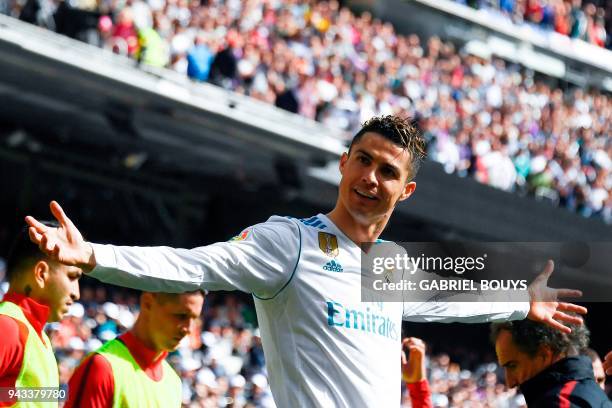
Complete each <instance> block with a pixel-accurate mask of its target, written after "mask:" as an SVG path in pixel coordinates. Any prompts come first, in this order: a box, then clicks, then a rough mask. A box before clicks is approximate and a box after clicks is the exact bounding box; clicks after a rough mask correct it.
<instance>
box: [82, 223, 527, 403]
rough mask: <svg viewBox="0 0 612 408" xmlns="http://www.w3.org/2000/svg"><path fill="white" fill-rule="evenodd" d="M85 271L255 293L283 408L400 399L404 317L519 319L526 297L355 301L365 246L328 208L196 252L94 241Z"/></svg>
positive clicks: (137, 284) (130, 282)
mask: <svg viewBox="0 0 612 408" xmlns="http://www.w3.org/2000/svg"><path fill="white" fill-rule="evenodd" d="M93 248H94V253H95V257H96V262H97V265H98V266H97V267H96V268H95V269H94V270H93V271H92V272H91V273H90V275H91V276H93V277H95V278H97V279H99V280H101V281H104V282H108V283H113V284H116V285H121V286H127V287H132V288H137V289H141V290H147V291H165V292H178V291H186V290H194V289H197V288H203V289H207V290H233V289H238V290H241V291H245V292H249V293H252V294H253V297H254V299H255V307H256V309H257V316H258V320H259V324H260V331H261V338H262V342H263V347H264V353H265V357H266V365H267V368H268V373H269V377H270V378H269V380H270V387H271V389H272V393H273V395H274V400H275V402H276V404H277V405H278V406H279V407H374V406H377V407H397V406H399V405H400V390H401V387H400V380H401V362H400V352H401V323H402V318H404V319H406V320H413V321H446V322H451V321H460V322H487V321H493V320H501V319H508V320H509V319H523V318H525V317H526V315H527V312H528V310H529V303H528V302H512V303H502V302H490V303H485V304H483V303H480V304H479V303H471V302H470V303H468V302H464V303H459V302H457V303H449V302H444V303H428V302H423V303H415V302H411V303H402V302H394V303H393V302H388V303H385V302H372V303H363V302H361V279H360V276H361V275H360V273H361V249H360V248H359V247H358V246H357V245H355V243H353V242H352V241H351V240H350V239H349V238H348V237H346V236H345V235H344V234H343V233H342V232H341V231H340V230H339V229H338V228H337V227H336V226H335V225H334V224H333V223H332V222H331V221H330V220H329V218H327V217H326V216H325V215H321V214H320V215H317V216H315V217H312V218H309V219H305V220H298V219H295V218H286V217H277V216H274V217H271V218H270V219H269V220H268V221H267V222H265V223H262V224H257V225H255V226H253V227H250V228H247V229H246V230H244V231H243V232H242V233H241V234H240V235H238V236H236V237H235V238H233V239H232V240H230V241H228V242H220V243H215V244H212V245H209V246H205V247H199V248H194V249H190V250H188V249H173V248H168V247H155V248H140V247H117V246H111V245H97V244H93Z"/></svg>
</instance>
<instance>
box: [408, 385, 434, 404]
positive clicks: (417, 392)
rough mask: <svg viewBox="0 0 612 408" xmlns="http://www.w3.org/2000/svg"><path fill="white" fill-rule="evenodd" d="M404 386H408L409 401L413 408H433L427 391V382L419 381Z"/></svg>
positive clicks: (428, 390)
mask: <svg viewBox="0 0 612 408" xmlns="http://www.w3.org/2000/svg"><path fill="white" fill-rule="evenodd" d="M406 385H407V386H408V391H409V392H410V400H411V401H412V406H413V407H414V408H432V407H433V403H432V402H431V390H430V389H429V382H427V380H421V381H419V382H417V383H412V384H406Z"/></svg>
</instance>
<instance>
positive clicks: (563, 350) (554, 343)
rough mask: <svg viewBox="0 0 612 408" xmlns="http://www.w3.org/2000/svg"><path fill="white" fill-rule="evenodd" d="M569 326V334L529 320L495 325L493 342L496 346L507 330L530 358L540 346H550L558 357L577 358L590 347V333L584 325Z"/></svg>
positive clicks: (492, 334) (492, 332)
mask: <svg viewBox="0 0 612 408" xmlns="http://www.w3.org/2000/svg"><path fill="white" fill-rule="evenodd" d="M568 314H572V313H568ZM567 326H569V327H570V328H571V329H572V332H571V333H569V334H568V333H563V332H561V331H560V330H558V329H554V328H552V327H550V326H547V325H545V324H543V323H538V322H534V321H532V320H529V319H524V320H515V321H510V322H503V323H493V324H492V325H491V341H492V342H493V344H495V342H496V341H497V337H498V336H499V334H500V332H501V331H502V330H507V331H509V332H510V334H511V335H512V342H513V343H514V345H515V346H516V347H517V348H518V349H519V350H520V351H522V352H523V353H526V354H527V355H529V356H530V357H535V355H536V354H537V352H538V350H539V348H540V346H548V347H549V348H550V349H551V351H552V352H553V354H554V355H556V356H558V355H561V354H565V355H567V356H576V355H578V354H579V353H580V350H582V349H583V348H585V347H587V346H588V344H589V335H590V332H589V329H588V328H587V327H586V325H584V324H582V325H576V324H569V323H568V324H567Z"/></svg>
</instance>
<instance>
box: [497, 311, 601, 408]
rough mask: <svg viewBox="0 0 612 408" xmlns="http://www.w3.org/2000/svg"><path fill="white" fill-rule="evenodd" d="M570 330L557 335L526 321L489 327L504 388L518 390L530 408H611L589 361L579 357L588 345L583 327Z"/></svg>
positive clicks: (542, 326)
mask: <svg viewBox="0 0 612 408" xmlns="http://www.w3.org/2000/svg"><path fill="white" fill-rule="evenodd" d="M571 328H572V332H571V333H569V334H567V333H561V332H560V331H558V330H552V329H550V328H548V327H546V326H544V325H542V324H540V323H536V322H533V321H529V320H521V321H512V322H504V323H494V324H493V325H492V326H491V339H492V341H493V342H494V343H495V351H496V352H497V358H498V360H499V364H500V365H501V366H502V367H503V368H504V371H505V375H506V384H507V385H508V387H516V386H518V387H519V389H520V391H521V392H522V393H523V395H524V396H525V400H526V401H527V405H528V406H529V407H536V408H540V407H541V408H561V407H563V408H570V407H572V408H573V407H576V408H578V407H585V408H586V407H589V408H590V407H598V408H599V407H612V403H611V402H610V401H609V400H608V397H607V396H606V394H605V393H604V392H603V391H602V389H601V388H600V387H599V386H598V385H597V383H596V382H595V379H594V376H593V368H592V365H591V360H590V359H589V358H588V357H586V356H579V355H578V353H579V350H581V349H583V348H584V347H586V346H587V345H588V343H589V331H588V329H587V328H586V326H584V325H583V326H572V327H571Z"/></svg>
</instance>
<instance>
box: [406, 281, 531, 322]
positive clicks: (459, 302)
mask: <svg viewBox="0 0 612 408" xmlns="http://www.w3.org/2000/svg"><path fill="white" fill-rule="evenodd" d="M428 275H430V274H429V273H428V272H425V271H423V270H416V271H409V272H407V271H403V277H406V276H409V277H410V279H411V280H412V281H413V282H416V283H417V285H418V283H419V282H421V281H425V280H431V276H428ZM445 279H458V278H457V277H455V278H452V277H451V278H445ZM474 284H475V286H476V288H478V286H479V285H478V283H477V282H474ZM417 287H418V286H417ZM402 298H403V320H406V321H412V322H439V323H454V322H458V323H487V322H494V321H506V320H522V319H524V318H525V317H527V314H528V313H529V307H530V305H529V293H528V291H527V290H508V291H497V292H490V291H489V292H483V291H479V290H476V291H456V292H454V291H450V290H445V291H441V290H440V291H438V290H428V291H424V290H416V291H415V290H404V291H403V293H402Z"/></svg>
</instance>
